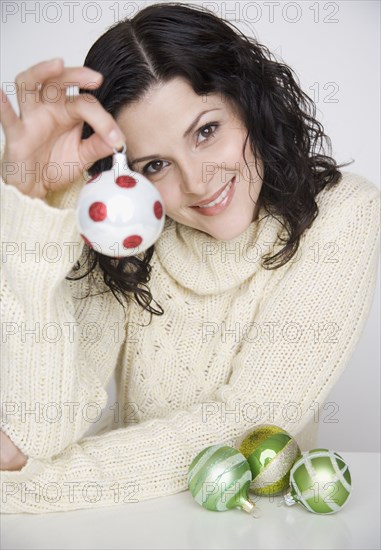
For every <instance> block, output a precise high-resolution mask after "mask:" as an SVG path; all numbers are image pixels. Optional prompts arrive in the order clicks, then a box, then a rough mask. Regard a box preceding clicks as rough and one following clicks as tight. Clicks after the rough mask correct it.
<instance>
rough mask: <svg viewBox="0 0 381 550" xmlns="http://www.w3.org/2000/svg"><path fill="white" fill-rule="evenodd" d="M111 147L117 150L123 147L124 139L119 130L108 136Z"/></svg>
mask: <svg viewBox="0 0 381 550" xmlns="http://www.w3.org/2000/svg"><path fill="white" fill-rule="evenodd" d="M108 137H109V140H110V143H111V145H113V146H115V147H116V148H118V149H119V148H120V147H123V144H124V139H123V138H122V137H121V135H120V133H119V132H118V131H117V130H111V132H110V133H109V135H108Z"/></svg>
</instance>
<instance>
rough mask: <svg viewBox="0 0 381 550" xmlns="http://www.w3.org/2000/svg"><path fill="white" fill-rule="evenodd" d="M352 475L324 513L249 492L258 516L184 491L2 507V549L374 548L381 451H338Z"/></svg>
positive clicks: (377, 545)
mask: <svg viewBox="0 0 381 550" xmlns="http://www.w3.org/2000/svg"><path fill="white" fill-rule="evenodd" d="M338 452H339V453H340V454H342V456H343V457H344V458H345V459H346V461H347V463H348V465H349V467H350V471H351V475H352V487H353V489H352V494H351V496H350V499H349V500H348V502H347V503H346V505H345V506H344V507H343V508H342V510H340V511H339V512H337V513H335V514H330V515H327V516H323V515H316V514H312V513H310V512H308V511H307V510H305V509H304V508H302V507H301V506H300V505H298V504H296V505H294V506H291V507H286V506H278V504H279V503H280V502H281V501H282V497H281V496H279V497H272V498H270V497H255V496H254V495H250V496H251V497H252V498H253V499H256V503H257V506H259V507H260V508H261V513H262V516H261V517H260V518H258V519H255V518H252V517H251V516H250V515H249V514H247V513H246V512H244V511H241V510H238V509H234V510H229V511H226V512H211V511H209V510H205V509H204V508H202V507H201V506H200V505H198V504H197V503H196V502H195V501H194V500H193V498H192V496H191V494H190V492H189V491H184V492H182V493H178V494H176V495H172V496H168V497H164V498H156V499H151V500H146V501H143V502H139V503H128V504H124V505H116V506H111V507H107V508H98V509H95V510H75V511H72V512H54V513H49V514H9V515H8V514H2V515H1V517H0V521H1V548H2V550H6V549H23V550H24V549H29V548H35V549H38V550H40V549H41V550H42V549H45V548H46V549H60V550H61V549H69V548H73V549H81V548H86V549H94V550H95V549H98V548H99V549H101V548H102V549H103V548H105V549H106V548H107V549H110V550H112V549H116V548H163V549H164V548H166V549H169V548H179V549H180V548H189V549H193V548H194V549H196V548H208V549H209V548H215V549H220V548H221V549H225V548H234V549H239V548H261V549H262V548H263V549H265V548H266V549H267V548H269V549H283V548H290V549H291V548H292V549H294V548H295V549H296V548H303V549H309V548H315V549H319V550H320V549H326V548H330V549H335V548H337V549H340V550H343V549H346V548H353V549H356V550H359V549H362V548H363V549H367V550H369V549H372V548H375V549H379V548H380V527H379V526H380V521H379V518H380V454H379V453H349V452H340V451H338Z"/></svg>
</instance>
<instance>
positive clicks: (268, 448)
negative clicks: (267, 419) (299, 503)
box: [237, 424, 301, 495]
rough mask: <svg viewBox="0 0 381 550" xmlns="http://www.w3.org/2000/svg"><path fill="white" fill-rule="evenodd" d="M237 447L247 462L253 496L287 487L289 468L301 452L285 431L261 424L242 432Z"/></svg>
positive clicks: (274, 493)
mask: <svg viewBox="0 0 381 550" xmlns="http://www.w3.org/2000/svg"><path fill="white" fill-rule="evenodd" d="M237 448H238V449H239V451H240V452H241V453H242V454H243V455H244V456H245V457H246V459H247V461H248V463H249V465H250V469H251V473H252V477H253V479H252V481H251V483H250V491H252V492H253V493H254V494H256V495H276V494H277V493H280V492H281V491H283V490H284V489H287V487H288V486H289V480H290V470H291V468H292V466H293V464H294V462H295V460H296V459H297V458H298V457H299V456H300V455H301V452H300V449H299V446H298V444H297V443H296V441H295V439H294V438H293V437H292V436H291V435H290V434H289V433H287V432H286V431H285V430H283V429H282V428H279V427H278V426H275V425H273V424H261V425H260V426H257V427H256V428H255V429H254V430H250V431H249V432H246V433H245V434H244V435H243V436H242V437H241V439H240V441H239V442H237Z"/></svg>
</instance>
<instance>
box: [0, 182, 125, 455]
mask: <svg viewBox="0 0 381 550" xmlns="http://www.w3.org/2000/svg"><path fill="white" fill-rule="evenodd" d="M1 221H2V223H1V240H2V259H1V304H2V311H1V319H2V352H1V399H2V410H1V424H0V429H1V430H2V432H3V433H4V434H5V435H6V436H8V437H9V438H10V440H11V441H12V442H13V443H14V445H15V446H16V447H17V448H18V449H19V450H20V451H21V452H22V453H23V454H24V455H26V456H28V457H29V456H31V457H35V458H50V457H51V456H54V455H56V454H58V453H59V452H61V451H62V450H63V449H65V448H66V447H67V446H68V445H69V444H70V443H72V442H73V441H77V440H78V439H80V438H81V437H82V436H83V435H84V434H85V433H86V431H87V430H88V429H89V428H90V426H91V425H92V423H93V420H94V417H95V416H96V414H97V413H99V411H101V409H102V408H103V407H104V406H105V404H106V403H107V391H106V389H105V387H106V386H107V383H108V381H109V379H110V377H111V375H112V373H113V369H114V366H115V364H116V360H117V355H118V352H119V349H120V347H121V345H122V342H119V341H115V338H114V332H113V324H115V323H116V322H123V321H122V319H123V310H122V308H121V306H120V305H119V304H118V303H117V302H116V301H115V298H114V297H113V296H112V298H110V294H109V293H108V294H103V295H100V296H94V297H89V298H85V299H84V300H82V299H79V298H80V297H81V296H84V295H85V294H86V291H87V283H86V282H85V281H86V279H82V280H80V281H74V282H69V281H67V280H65V277H66V275H68V274H69V272H70V270H71V268H72V267H73V265H75V263H76V261H77V260H78V258H79V257H80V254H81V250H82V247H83V242H82V238H81V237H80V234H79V231H78V229H77V227H76V221H75V211H74V210H73V209H65V210H60V209H57V208H52V207H51V206H49V205H48V204H47V203H45V202H44V201H43V200H41V199H37V198H34V199H33V198H30V197H29V196H27V195H24V194H22V193H21V192H20V191H19V190H17V189H16V188H15V187H14V186H11V185H5V184H4V183H3V181H1ZM93 292H94V291H93Z"/></svg>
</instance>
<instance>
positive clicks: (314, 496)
mask: <svg viewBox="0 0 381 550" xmlns="http://www.w3.org/2000/svg"><path fill="white" fill-rule="evenodd" d="M351 490H352V479H351V474H350V471H349V468H348V465H347V464H346V462H345V460H344V459H343V458H342V457H341V456H340V455H339V454H338V453H336V452H334V451H329V450H328V449H312V450H311V451H307V452H304V453H302V456H301V457H300V458H299V459H298V460H297V461H296V462H295V464H294V465H293V467H292V468H291V472H290V491H289V492H288V493H287V494H286V495H285V496H284V500H285V503H286V504H287V505H289V506H292V505H293V504H296V503H298V504H301V505H302V506H303V507H304V508H306V509H307V510H309V511H310V512H313V513H314V514H333V513H334V512H337V511H338V510H341V508H342V507H343V506H344V504H345V503H346V502H347V501H348V498H349V496H350V494H351Z"/></svg>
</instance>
